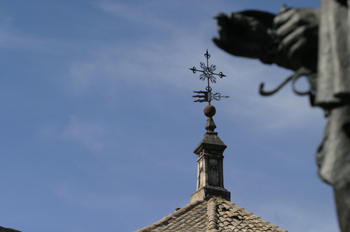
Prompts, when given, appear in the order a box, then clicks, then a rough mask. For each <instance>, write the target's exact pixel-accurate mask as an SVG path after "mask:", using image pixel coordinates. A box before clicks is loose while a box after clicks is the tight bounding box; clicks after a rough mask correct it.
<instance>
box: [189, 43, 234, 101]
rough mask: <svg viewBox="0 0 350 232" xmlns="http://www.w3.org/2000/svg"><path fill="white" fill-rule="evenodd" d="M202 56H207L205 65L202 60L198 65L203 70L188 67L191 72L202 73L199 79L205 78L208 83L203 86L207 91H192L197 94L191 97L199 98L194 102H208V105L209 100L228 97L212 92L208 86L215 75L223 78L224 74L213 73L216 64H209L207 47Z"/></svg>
mask: <svg viewBox="0 0 350 232" xmlns="http://www.w3.org/2000/svg"><path fill="white" fill-rule="evenodd" d="M204 57H205V58H207V65H205V63H203V62H200V66H201V68H202V69H203V70H198V69H197V68H196V67H193V68H190V70H192V72H193V73H196V72H201V73H202V74H201V75H200V76H199V79H200V80H203V81H205V79H207V81H208V85H207V87H206V88H205V89H206V90H207V91H193V92H194V93H198V95H193V96H192V97H197V98H200V99H197V100H195V101H194V102H208V104H209V105H210V102H211V101H212V100H213V99H214V100H217V101H220V100H221V98H228V97H229V96H221V94H220V93H212V88H211V87H210V82H211V83H216V77H215V76H219V77H220V78H223V77H226V76H225V75H224V74H223V73H222V72H220V73H214V71H215V70H216V65H213V64H212V65H210V66H209V58H210V54H209V53H208V49H207V52H206V53H205V54H204ZM199 94H201V95H199Z"/></svg>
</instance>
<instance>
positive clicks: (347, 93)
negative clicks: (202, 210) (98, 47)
mask: <svg viewBox="0 0 350 232" xmlns="http://www.w3.org/2000/svg"><path fill="white" fill-rule="evenodd" d="M349 4H350V0H321V9H320V10H314V9H307V8H302V9H293V8H287V7H285V6H282V7H281V10H280V12H279V13H278V14H277V15H274V14H270V13H267V12H261V11H243V12H238V13H231V14H229V15H225V14H219V15H218V16H217V17H216V18H217V21H218V25H219V28H218V32H219V38H213V41H214V42H215V44H216V45H217V46H218V47H220V48H221V49H223V50H225V51H226V52H228V53H230V54H232V55H235V56H242V57H248V58H256V59H260V60H261V61H262V62H263V63H266V64H277V65H279V66H281V67H284V68H287V69H291V70H293V71H295V74H294V75H292V76H291V77H289V78H288V79H287V80H286V81H284V82H283V83H282V84H281V86H279V87H278V88H277V89H276V90H275V91H271V92H266V91H265V90H263V86H261V89H260V92H261V93H262V94H263V95H269V94H273V93H275V92H276V91H278V89H279V88H281V87H282V86H283V85H284V84H286V83H287V82H289V81H292V85H293V86H294V82H295V81H296V80H297V79H298V78H299V77H300V76H302V75H305V76H307V78H308V80H309V82H310V89H309V91H306V92H299V91H297V90H296V89H295V88H294V87H293V89H294V91H295V92H296V93H298V94H301V95H305V94H307V95H309V96H310V100H311V104H312V105H313V106H318V107H321V108H323V109H324V111H325V115H326V117H327V125H326V129H325V132H324V138H323V141H322V143H321V145H320V146H319V148H318V150H317V152H316V159H317V163H318V166H319V169H318V172H319V176H320V177H321V178H322V179H323V180H324V181H325V182H327V183H329V184H331V185H332V186H333V188H334V196H335V200H336V206H337V212H338V219H339V224H340V228H341V231H342V232H350V9H349Z"/></svg>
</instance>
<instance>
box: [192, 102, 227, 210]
mask: <svg viewBox="0 0 350 232" xmlns="http://www.w3.org/2000/svg"><path fill="white" fill-rule="evenodd" d="M215 113H216V110H215V107H214V106H212V105H207V106H206V107H205V108H204V114H205V116H207V117H208V119H207V124H206V126H205V129H206V130H207V132H206V133H205V134H204V138H203V140H202V141H201V142H200V143H199V144H198V146H197V147H196V148H195V149H194V151H193V152H194V153H195V154H196V155H197V157H198V158H197V163H198V174H197V191H196V192H194V193H193V194H192V196H191V199H190V202H191V203H193V202H195V201H199V200H205V199H208V198H210V197H213V196H217V197H221V198H223V199H225V200H228V201H230V198H231V193H230V192H229V191H227V190H226V189H225V188H224V175H223V159H224V156H223V152H224V150H225V149H226V147H227V146H226V144H225V143H224V142H223V141H222V140H221V139H220V138H219V136H218V132H214V130H215V128H216V125H215V123H214V120H213V116H214V115H215Z"/></svg>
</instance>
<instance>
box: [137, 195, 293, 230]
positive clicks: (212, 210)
mask: <svg viewBox="0 0 350 232" xmlns="http://www.w3.org/2000/svg"><path fill="white" fill-rule="evenodd" d="M148 231H152V232H153V231H154V232H161V231H162V232H166V231H169V232H171V231H184V232H185V231H189V232H191V231H196V232H218V231H223V232H229V231H230V232H287V231H286V230H284V229H281V228H279V227H278V226H276V225H273V224H271V223H269V222H267V221H265V220H263V219H261V218H260V217H258V216H256V215H254V214H252V213H251V212H249V211H247V210H245V209H244V208H242V207H239V206H237V205H235V204H234V203H232V202H230V201H227V200H225V199H222V198H219V197H212V198H210V199H209V200H204V201H197V202H194V203H192V204H189V205H187V206H185V207H183V208H181V209H179V210H177V211H175V212H174V213H172V214H170V215H168V216H166V217H164V218H163V219H162V220H160V221H158V222H156V223H154V224H152V225H150V226H147V227H144V228H142V229H140V230H138V231H137V232H148Z"/></svg>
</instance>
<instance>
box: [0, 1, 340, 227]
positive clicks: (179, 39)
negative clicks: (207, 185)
mask: <svg viewBox="0 0 350 232" xmlns="http://www.w3.org/2000/svg"><path fill="white" fill-rule="evenodd" d="M289 2H290V3H289V4H290V6H294V7H318V6H319V1H318V0H306V1H289ZM283 3H287V4H288V2H283V1H279V0H272V1H238V0H232V1H224V0H218V1H209V0H201V1H199V0H198V1H185V0H177V1H170V0H168V1H165V0H162V1H161V0H149V1H126V0H125V1H112V0H110V1H108V0H101V1H100V0H96V1H94V0H92V1H85V0H84V1H83V0H76V1H67V0H60V1H56V0H52V1H43V0H42V1H39V0H34V1H19V0H13V1H5V0H2V1H0V49H1V53H0V77H1V85H0V99H1V101H0V107H1V109H2V110H1V114H0V115H1V116H0V123H1V124H0V126H1V133H0V136H1V137H0V154H1V155H0V170H1V171H0V174H1V179H0V185H1V192H0V200H1V210H0V218H1V219H0V225H1V226H3V227H10V228H14V229H18V230H21V231H25V232H38V231H52V232H55V231H63V230H64V231H67V232H81V231H84V232H89V231H91V232H92V231H135V230H137V229H139V228H142V227H144V226H147V225H149V224H152V223H154V222H156V221H158V220H160V219H161V218H163V217H164V216H166V215H168V214H170V213H172V212H174V210H175V208H177V207H183V206H185V205H186V204H188V203H189V199H190V196H191V194H192V193H193V192H194V191H195V188H196V173H197V170H196V169H197V166H196V165H197V164H196V156H195V155H194V154H193V153H192V152H193V150H194V148H195V147H196V146H197V144H198V143H199V142H200V141H201V139H202V138H203V134H204V133H205V129H204V126H205V123H206V118H205V116H204V115H203V108H204V106H205V104H204V103H202V104H200V103H193V102H192V101H193V99H192V97H191V96H192V91H194V90H203V89H204V88H205V82H202V81H200V80H199V75H194V74H193V73H192V72H191V71H190V70H189V69H188V68H190V67H193V66H196V67H198V68H199V62H203V61H205V58H204V56H203V54H204V53H205V50H206V49H208V50H209V53H210V54H211V59H210V63H213V64H216V65H217V70H218V71H222V72H223V73H224V74H226V75H227V77H226V78H223V79H220V80H218V82H217V83H216V84H215V85H213V90H214V92H221V93H222V94H225V95H229V96H230V98H229V99H226V100H221V101H219V102H215V103H214V105H215V107H216V109H217V114H216V115H215V117H214V120H215V122H216V125H217V130H216V131H218V132H219V136H220V138H221V139H222V140H223V141H224V142H225V143H226V144H227V145H228V148H227V149H226V151H225V153H224V155H225V159H224V176H225V188H226V189H228V190H229V191H231V196H232V197H231V201H232V202H234V203H236V204H237V205H239V206H241V207H244V208H245V209H247V210H249V211H251V212H252V213H254V214H256V215H258V216H260V217H262V218H263V219H265V220H267V221H270V222H271V223H273V224H276V225H279V226H280V227H282V228H284V229H286V230H289V231H291V232H294V231H295V232H299V231H303V232H316V231H317V232H329V231H338V226H337V223H336V216H335V208H334V203H333V196H332V189H331V188H330V187H329V186H327V185H326V184H324V183H322V182H321V181H320V180H319V178H318V177H317V172H316V171H317V168H316V164H315V158H314V152H315V150H316V148H317V145H318V143H319V142H320V140H321V137H322V132H323V127H324V124H325V120H324V119H323V113H322V111H321V110H319V109H313V108H311V107H310V106H309V104H308V99H307V98H303V97H297V96H295V95H294V94H293V93H292V92H291V89H290V86H288V87H285V88H284V89H283V90H282V91H281V92H279V93H278V94H276V95H274V96H272V97H261V96H259V94H258V92H257V89H258V86H259V84H260V83H261V82H265V83H266V85H267V86H266V87H267V88H273V87H274V86H276V85H277V84H278V83H279V82H281V81H282V80H283V79H284V78H285V77H286V76H288V75H290V72H289V71H288V70H284V69H281V68H278V67H275V66H266V65H263V64H261V63H260V62H259V61H255V60H249V59H242V58H235V57H232V56H230V55H228V54H226V53H224V52H223V51H221V50H219V49H218V48H216V47H215V46H214V44H213V43H212V42H211V37H212V36H215V35H217V32H216V22H215V20H213V17H214V16H215V15H216V14H217V13H219V12H224V13H229V12H231V11H240V10H244V9H259V10H266V11H269V12H272V13H276V12H278V10H279V7H280V5H282V4H283ZM302 86H303V84H301V87H302Z"/></svg>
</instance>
